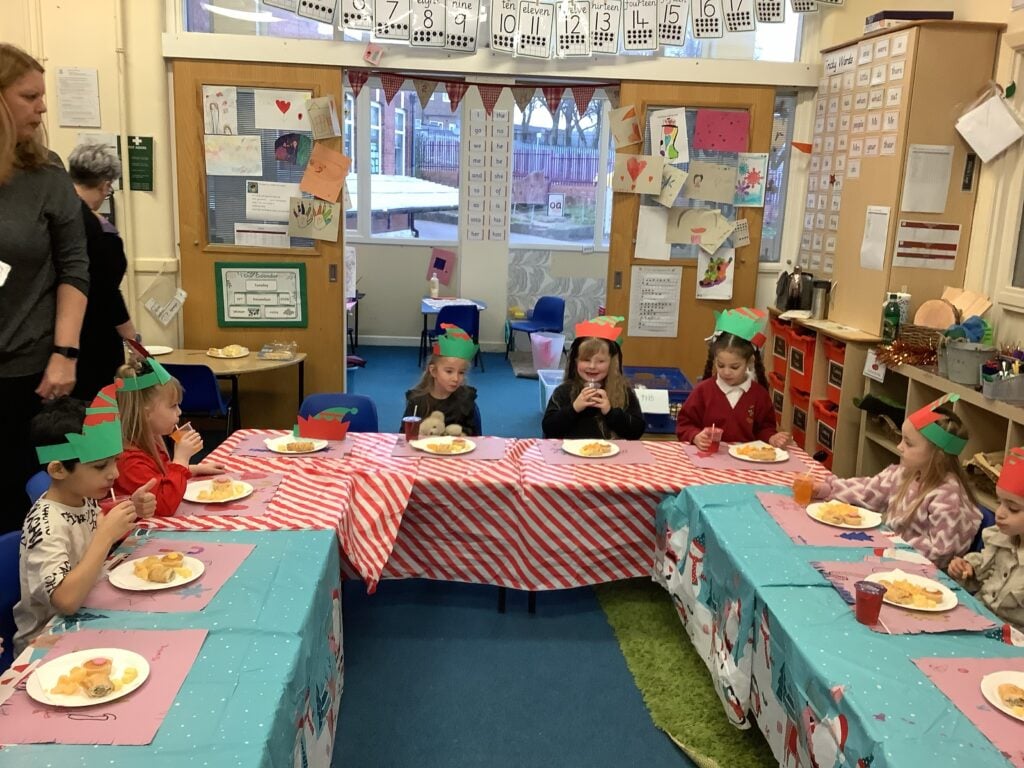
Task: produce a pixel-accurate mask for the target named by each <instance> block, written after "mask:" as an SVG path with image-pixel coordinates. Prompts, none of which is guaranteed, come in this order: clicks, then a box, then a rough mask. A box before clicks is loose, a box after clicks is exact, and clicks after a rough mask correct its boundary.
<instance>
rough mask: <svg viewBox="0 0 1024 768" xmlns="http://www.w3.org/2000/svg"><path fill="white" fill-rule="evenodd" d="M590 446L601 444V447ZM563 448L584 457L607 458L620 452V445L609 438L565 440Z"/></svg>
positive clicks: (567, 451)
mask: <svg viewBox="0 0 1024 768" xmlns="http://www.w3.org/2000/svg"><path fill="white" fill-rule="evenodd" d="M589 446H600V448H599V449H596V450H595V449H593V448H589ZM562 450H563V451H565V452H566V453H571V454H572V455H573V456H579V457H581V458H584V459H607V458H608V457H609V456H614V455H615V454H616V453H618V452H619V446H617V445H616V444H615V443H612V442H609V441H608V440H563V441H562Z"/></svg>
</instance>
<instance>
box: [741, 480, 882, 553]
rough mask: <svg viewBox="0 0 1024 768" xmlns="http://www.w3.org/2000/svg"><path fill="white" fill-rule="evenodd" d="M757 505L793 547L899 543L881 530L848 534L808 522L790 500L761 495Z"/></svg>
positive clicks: (779, 496)
mask: <svg viewBox="0 0 1024 768" xmlns="http://www.w3.org/2000/svg"><path fill="white" fill-rule="evenodd" d="M757 499H758V501H760V502H761V506H762V507H764V509H765V511H766V512H767V513H768V514H769V515H771V516H772V519H773V520H775V522H776V523H778V524H779V527H780V528H782V530H784V531H785V532H786V535H788V536H789V538H791V539H792V540H793V541H794V542H796V543H797V544H806V545H808V546H812V547H870V548H872V549H875V548H878V547H891V546H893V545H894V544H895V543H898V541H902V540H901V539H899V537H898V536H897V535H896V534H895V533H893V532H892V531H886V530H883V529H882V528H870V529H868V530H859V531H858V530H851V529H848V528H836V527H835V526H834V525H825V524H824V523H819V522H817V521H816V520H812V519H811V518H810V517H809V516H808V515H807V510H805V509H804V508H803V507H802V506H800V505H799V504H797V503H796V502H795V501H793V497H792V496H784V495H782V494H779V493H768V492H765V491H762V492H759V493H758V494H757Z"/></svg>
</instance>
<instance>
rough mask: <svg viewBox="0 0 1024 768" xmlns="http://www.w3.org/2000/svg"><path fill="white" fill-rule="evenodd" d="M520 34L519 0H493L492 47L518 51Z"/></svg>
mask: <svg viewBox="0 0 1024 768" xmlns="http://www.w3.org/2000/svg"><path fill="white" fill-rule="evenodd" d="M518 36H519V3H518V1H517V0H492V1H491V49H492V50H495V51H503V52H504V53H515V52H516V38H517V37H518Z"/></svg>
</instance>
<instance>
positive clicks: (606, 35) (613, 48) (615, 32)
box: [590, 0, 622, 55]
mask: <svg viewBox="0 0 1024 768" xmlns="http://www.w3.org/2000/svg"><path fill="white" fill-rule="evenodd" d="M621 24H622V0H591V3H590V50H591V51H593V52H594V53H610V54H612V55H614V54H616V53H618V52H619V27H620V25H621Z"/></svg>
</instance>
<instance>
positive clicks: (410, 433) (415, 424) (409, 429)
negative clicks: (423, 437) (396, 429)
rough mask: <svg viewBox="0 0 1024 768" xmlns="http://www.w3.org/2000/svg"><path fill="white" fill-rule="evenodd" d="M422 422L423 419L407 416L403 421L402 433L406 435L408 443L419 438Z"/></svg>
mask: <svg viewBox="0 0 1024 768" xmlns="http://www.w3.org/2000/svg"><path fill="white" fill-rule="evenodd" d="M421 421H423V419H421V418H420V417H419V416H406V417H404V418H403V419H402V433H403V434H404V435H405V440H406V442H409V441H410V440H416V439H418V438H419V436H420V422H421Z"/></svg>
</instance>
